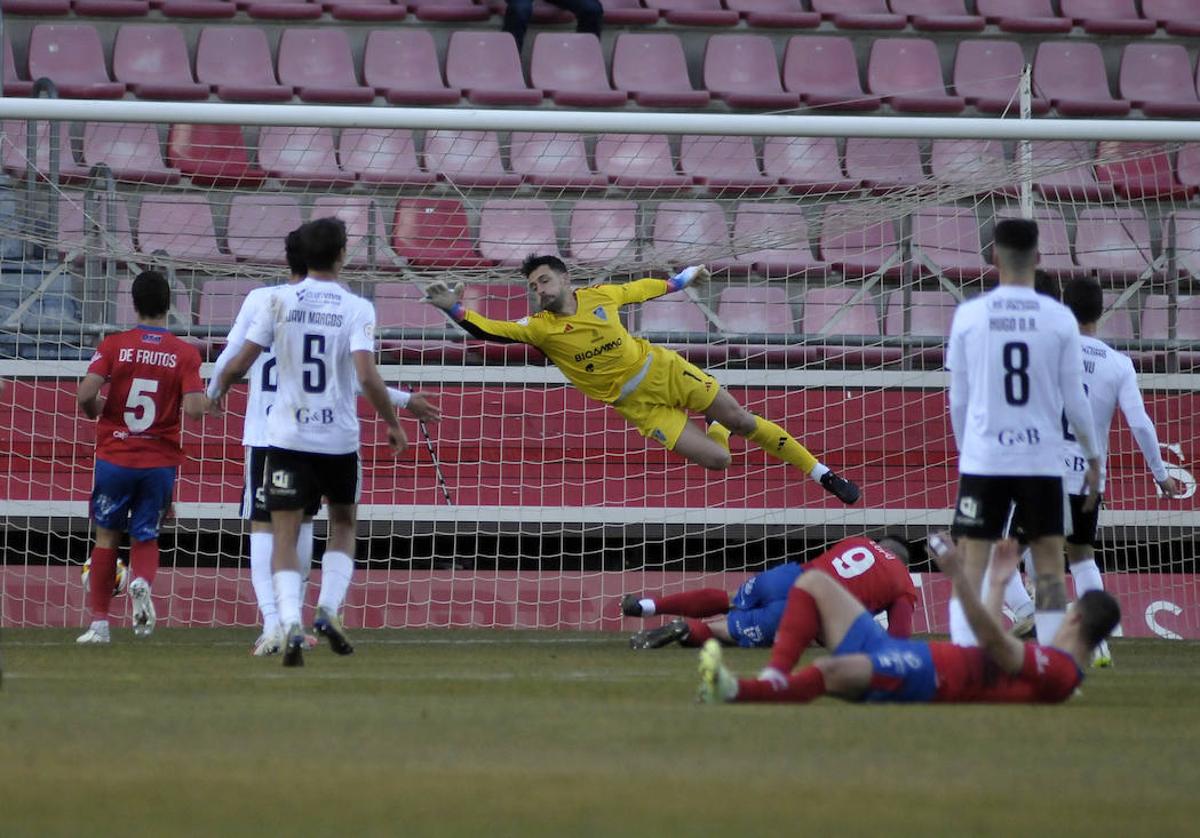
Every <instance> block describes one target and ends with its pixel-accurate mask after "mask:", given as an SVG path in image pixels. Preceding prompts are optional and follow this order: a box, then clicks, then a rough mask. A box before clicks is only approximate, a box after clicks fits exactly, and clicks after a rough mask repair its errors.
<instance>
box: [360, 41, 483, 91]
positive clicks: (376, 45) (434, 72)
mask: <svg viewBox="0 0 1200 838" xmlns="http://www.w3.org/2000/svg"><path fill="white" fill-rule="evenodd" d="M363 79H364V80H365V81H366V83H367V85H368V86H370V87H373V88H375V90H376V91H377V92H378V93H379V94H380V95H381V96H383V97H385V98H386V99H387V100H388V102H389V103H391V104H393V105H453V104H455V103H457V102H458V100H459V99H461V98H462V92H461V91H460V90H458V89H450V88H448V87H446V82H445V81H444V80H443V79H442V70H441V67H440V66H439V64H438V56H437V48H436V47H435V46H434V44H433V35H432V34H430V32H429V31H428V30H425V29H375V30H372V31H371V34H370V35H368V36H367V45H366V48H365V49H364V51H363Z"/></svg>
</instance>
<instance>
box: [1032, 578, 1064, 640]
mask: <svg viewBox="0 0 1200 838" xmlns="http://www.w3.org/2000/svg"><path fill="white" fill-rule="evenodd" d="M1036 603H1037V614H1036V615H1035V617H1034V621H1035V622H1036V623H1037V636H1038V642H1039V643H1049V642H1050V641H1051V640H1052V639H1053V637H1054V635H1056V634H1058V629H1059V627H1060V626H1062V623H1063V620H1064V619H1065V618H1066V616H1067V587H1066V584H1065V582H1064V581H1063V579H1062V576H1061V574H1051V573H1048V574H1038V578H1037V596H1036Z"/></svg>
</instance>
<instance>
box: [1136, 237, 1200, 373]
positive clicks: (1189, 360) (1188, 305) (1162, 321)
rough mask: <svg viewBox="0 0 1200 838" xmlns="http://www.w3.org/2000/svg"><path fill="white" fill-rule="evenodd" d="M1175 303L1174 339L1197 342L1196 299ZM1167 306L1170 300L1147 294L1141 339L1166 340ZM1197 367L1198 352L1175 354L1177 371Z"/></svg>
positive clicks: (1199, 309)
mask: <svg viewBox="0 0 1200 838" xmlns="http://www.w3.org/2000/svg"><path fill="white" fill-rule="evenodd" d="M1193 223H1195V221H1193ZM1175 303H1176V306H1177V308H1176V314H1175V339H1176V340H1181V341H1189V342H1196V341H1200V297H1196V296H1179V297H1176V298H1175ZM1170 305H1171V301H1170V298H1169V297H1168V296H1167V295H1165V294H1150V295H1148V296H1147V297H1146V301H1145V306H1144V308H1143V311H1142V337H1143V338H1157V339H1160V340H1161V339H1163V338H1166V337H1167V335H1168V334H1169V333H1168V331H1167V328H1168V323H1169V320H1168V317H1169V309H1170ZM1197 367H1200V352H1188V351H1184V352H1180V353H1179V371H1180V372H1194V371H1195V370H1196V368H1197Z"/></svg>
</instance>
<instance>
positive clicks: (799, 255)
mask: <svg viewBox="0 0 1200 838" xmlns="http://www.w3.org/2000/svg"><path fill="white" fill-rule="evenodd" d="M733 241H734V249H735V251H737V256H736V257H735V258H734V260H733V265H736V266H741V267H744V268H746V269H752V270H753V271H754V272H755V273H758V274H761V275H763V276H765V277H766V278H767V279H784V278H791V277H796V276H809V275H811V274H820V273H824V272H825V270H826V266H825V263H824V262H822V261H820V260H819V259H814V258H813V253H812V246H811V245H810V244H809V232H808V219H807V218H805V215H804V208H803V207H801V206H798V205H796V204H794V203H774V202H763V203H750V202H743V203H740V204H738V205H737V215H736V216H735V217H734V222H733ZM743 248H745V250H743Z"/></svg>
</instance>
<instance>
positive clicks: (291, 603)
mask: <svg viewBox="0 0 1200 838" xmlns="http://www.w3.org/2000/svg"><path fill="white" fill-rule="evenodd" d="M272 582H273V583H274V587H275V603H276V606H277V607H278V609H279V622H280V623H281V624H282V625H283V626H284V627H291V626H297V625H299V624H300V582H301V580H300V572H299V571H298V570H279V571H276V572H275V574H274V576H273V577H272Z"/></svg>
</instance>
